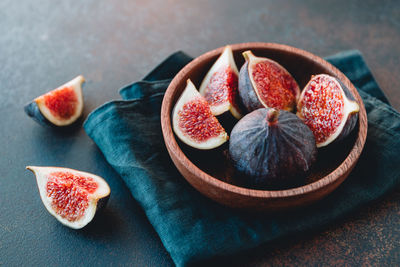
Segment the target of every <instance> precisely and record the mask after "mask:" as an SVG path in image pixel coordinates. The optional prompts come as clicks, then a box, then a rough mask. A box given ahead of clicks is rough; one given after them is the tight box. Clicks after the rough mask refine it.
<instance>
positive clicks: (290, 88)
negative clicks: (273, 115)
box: [239, 50, 300, 112]
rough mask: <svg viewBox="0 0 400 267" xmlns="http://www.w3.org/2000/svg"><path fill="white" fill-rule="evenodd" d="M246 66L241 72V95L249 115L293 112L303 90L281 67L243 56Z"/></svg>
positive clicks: (260, 59)
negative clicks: (265, 110)
mask: <svg viewBox="0 0 400 267" xmlns="http://www.w3.org/2000/svg"><path fill="white" fill-rule="evenodd" d="M243 57H244V58H245V60H246V62H245V64H243V66H242V68H241V69H240V74H239V95H240V98H241V100H242V103H243V105H244V106H245V107H246V109H247V111H248V112H251V111H253V110H256V109H259V108H263V107H265V108H276V109H282V110H287V111H292V110H293V109H294V108H295V107H296V103H297V100H298V99H299V95H300V88H299V85H298V84H297V82H296V80H295V79H294V78H293V77H292V75H291V74H290V73H289V72H288V71H287V70H286V69H285V68H284V67H283V66H281V65H280V64H279V63H277V62H275V61H273V60H272V59H269V58H265V57H256V56H255V55H253V53H252V52H251V51H250V50H249V51H245V52H243Z"/></svg>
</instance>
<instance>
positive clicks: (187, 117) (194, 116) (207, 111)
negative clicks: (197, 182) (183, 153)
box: [172, 80, 228, 149]
mask: <svg viewBox="0 0 400 267" xmlns="http://www.w3.org/2000/svg"><path fill="white" fill-rule="evenodd" d="M172 126H173V129H174V132H175V134H176V135H177V136H178V138H179V139H180V140H181V141H182V142H184V143H185V144H187V145H189V146H191V147H194V148H197V149H213V148H216V147H218V146H220V145H222V144H223V143H225V142H226V141H227V140H228V134H227V133H226V132H225V129H224V128H223V127H222V125H221V124H220V123H219V121H218V119H217V118H216V117H215V116H214V115H213V114H212V112H211V108H210V105H209V104H208V102H207V101H206V100H205V99H204V97H203V96H201V95H200V93H199V92H198V91H197V89H196V87H195V86H194V84H193V83H192V82H191V81H190V80H187V85H186V88H185V90H184V91H183V93H182V95H181V96H180V98H179V99H178V101H177V103H176V104H175V107H174V109H173V111H172Z"/></svg>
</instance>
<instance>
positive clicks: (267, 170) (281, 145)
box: [229, 108, 317, 189]
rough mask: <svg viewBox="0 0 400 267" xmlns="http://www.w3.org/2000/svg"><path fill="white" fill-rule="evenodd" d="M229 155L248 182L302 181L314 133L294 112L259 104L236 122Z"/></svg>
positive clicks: (264, 184) (269, 185) (282, 183)
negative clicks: (256, 108)
mask: <svg viewBox="0 0 400 267" xmlns="http://www.w3.org/2000/svg"><path fill="white" fill-rule="evenodd" d="M229 156H230V159H231V160H232V163H233V166H234V167H235V169H236V170H237V172H238V173H239V175H240V180H241V182H243V183H245V184H246V185H247V186H251V187H255V188H259V189H261V188H272V189H275V188H287V187H294V186H297V185H299V184H301V183H302V182H304V179H305V177H306V174H307V172H308V171H309V170H310V168H311V165H312V164H313V163H314V162H315V160H316V156H317V147H316V145H315V138H314V135H313V133H312V132H311V130H310V129H309V128H308V127H307V126H306V125H305V124H304V123H303V122H302V121H301V120H300V119H299V118H298V117H297V116H296V115H295V114H293V113H291V112H288V111H285V110H281V111H279V110H277V109H273V108H261V109H258V110H255V111H253V112H251V113H249V114H247V115H246V116H244V117H243V118H242V119H241V120H240V121H239V122H238V123H237V124H236V125H235V127H234V128H233V130H232V132H231V136H230V141H229Z"/></svg>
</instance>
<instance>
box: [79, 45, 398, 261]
mask: <svg viewBox="0 0 400 267" xmlns="http://www.w3.org/2000/svg"><path fill="white" fill-rule="evenodd" d="M190 60H191V58H190V57H189V56H187V55H185V54H184V53H182V52H177V53H175V54H173V55H171V56H170V57H168V58H167V59H166V60H165V61H164V62H163V63H161V64H160V65H159V66H158V67H157V68H156V69H154V70H153V71H152V72H151V73H150V74H149V75H147V76H146V77H145V78H144V79H143V80H142V81H140V82H136V83H133V84H132V85H129V86H126V87H125V88H123V89H121V91H120V93H121V96H122V98H123V100H119V101H112V102H109V103H106V104H104V105H103V106H101V107H99V108H98V109H96V110H95V111H93V112H92V113H91V114H90V115H89V117H88V118H87V120H86V122H85V124H84V128H85V130H86V132H87V134H88V135H89V136H90V137H91V138H92V139H93V141H94V142H95V143H96V144H97V146H98V147H99V148H100V150H101V151H102V152H103V154H104V156H105V158H106V159H107V161H108V163H109V164H110V165H111V166H112V167H113V168H114V169H115V171H116V172H117V173H118V174H119V175H120V176H121V178H122V179H123V180H124V181H125V183H126V185H127V186H128V188H129V190H130V191H131V193H132V195H133V197H134V198H135V199H136V200H137V201H138V202H139V204H140V205H141V206H142V208H143V209H144V211H145V213H146V215H147V217H148V219H149V221H150V223H151V224H152V225H153V226H154V228H155V230H156V231H157V233H158V235H159V236H160V238H161V241H162V242H163V244H164V246H165V248H166V249H167V251H168V252H169V253H170V255H171V257H172V259H173V261H174V262H175V264H176V265H177V266H187V265H192V264H194V263H199V262H201V261H202V260H206V259H210V258H212V257H215V256H227V255H230V254H234V253H236V252H239V251H242V250H246V249H251V248H254V247H256V246H258V245H260V244H265V243H268V242H271V241H274V240H277V239H280V238H283V237H286V236H288V235H290V234H296V233H301V232H305V231H311V230H313V231H315V230H318V229H321V228H322V227H323V226H326V225H327V224H328V223H331V222H333V221H334V220H335V219H337V218H339V217H342V216H343V215H345V214H348V213H350V212H351V211H354V210H355V209H357V208H358V207H360V206H361V205H365V204H366V203H368V202H370V201H372V200H374V199H377V198H379V197H380V196H382V195H383V194H385V193H386V192H387V191H388V190H390V189H392V188H394V187H395V186H397V185H398V184H399V181H400V159H399V157H398V152H399V151H400V115H399V113H398V112H397V111H396V110H394V109H393V108H392V107H391V106H390V105H389V103H388V101H387V99H386V97H385V96H384V94H383V93H382V91H381V90H380V89H379V87H378V85H377V83H376V82H375V80H374V78H373V77H372V75H371V73H370V71H369V69H368V67H367V65H366V64H365V62H364V60H363V59H362V57H361V55H360V53H359V52H358V51H347V52H343V53H340V54H336V55H334V56H331V57H328V58H327V60H328V61H329V62H331V63H332V64H333V65H335V66H336V67H338V68H339V69H340V70H341V71H342V72H343V73H344V74H346V75H347V77H348V78H349V79H350V80H351V81H352V82H353V84H354V85H355V86H356V87H357V89H358V90H359V93H360V95H361V97H362V99H363V101H364V104H365V107H366V110H367V114H368V137H367V141H366V145H365V148H364V151H363V153H362V155H361V158H360V160H359V162H358V164H357V166H356V167H355V169H354V170H353V172H352V173H351V175H350V176H349V177H348V178H347V179H346V181H345V182H344V183H343V184H342V185H341V186H340V187H339V188H338V189H337V190H335V191H334V192H333V193H332V194H330V195H329V196H328V197H326V198H324V199H323V200H321V201H319V202H317V203H315V204H313V205H311V206H309V207H307V208H306V209H302V210H300V211H291V212H283V213H280V214H249V213H242V212H239V211H236V210H232V209H229V208H226V207H224V206H221V205H219V204H217V203H214V202H213V201H211V200H208V199H207V198H205V197H204V196H202V195H201V194H200V193H198V192H197V191H196V190H194V189H193V188H192V187H191V186H190V185H189V184H188V183H187V182H186V180H185V179H184V178H183V177H182V176H181V175H180V174H179V172H178V171H177V170H176V168H175V166H174V165H173V163H172V161H171V159H170V158H169V156H168V153H167V150H166V148H165V145H164V142H163V137H162V133H161V125H160V109H161V102H162V99H163V95H164V91H165V89H166V88H167V86H168V84H169V82H170V81H171V78H173V77H174V75H175V74H176V73H177V72H178V71H179V70H180V69H181V68H182V67H183V66H184V65H186V64H187V63H188V62H189V61H190Z"/></svg>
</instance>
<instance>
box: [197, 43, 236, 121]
mask: <svg viewBox="0 0 400 267" xmlns="http://www.w3.org/2000/svg"><path fill="white" fill-rule="evenodd" d="M238 77H239V71H238V69H237V67H236V63H235V60H234V58H233V54H232V49H231V47H230V46H229V45H227V46H226V47H225V49H224V51H223V52H222V54H221V55H220V56H219V58H218V59H217V61H215V63H214V65H212V67H211V69H210V70H209V71H208V72H207V74H206V76H205V77H204V79H203V81H202V83H201V85H200V89H199V92H200V94H201V95H202V96H204V98H205V99H206V100H207V102H208V103H209V104H210V108H211V112H212V113H213V115H215V116H218V115H221V114H223V113H225V112H227V111H228V110H229V111H230V112H231V113H232V115H233V116H234V117H235V118H236V119H240V118H241V117H242V111H241V110H240V107H239V105H240V104H239V101H240V99H239V93H238Z"/></svg>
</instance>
